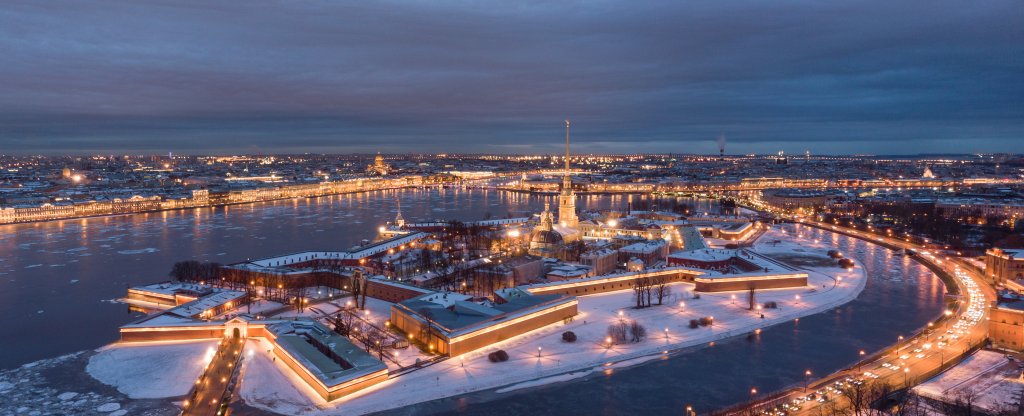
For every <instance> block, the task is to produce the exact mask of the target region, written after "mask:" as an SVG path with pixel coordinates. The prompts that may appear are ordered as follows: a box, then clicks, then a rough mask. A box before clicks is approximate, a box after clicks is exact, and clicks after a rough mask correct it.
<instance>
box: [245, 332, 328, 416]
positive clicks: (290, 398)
mask: <svg viewBox="0 0 1024 416" xmlns="http://www.w3.org/2000/svg"><path fill="white" fill-rule="evenodd" d="M272 348H273V345H271V344H270V343H269V342H267V341H266V340H263V339H258V340H257V339H251V340H249V341H248V342H247V343H246V345H245V350H244V351H243V354H244V356H243V359H242V365H241V368H240V369H239V371H240V373H239V374H240V375H241V388H240V390H239V394H240V396H241V397H242V399H243V400H245V403H246V404H248V405H249V406H252V407H256V408H260V409H265V410H270V411H274V412H279V413H284V414H300V413H304V412H309V411H311V410H314V409H316V406H317V405H322V404H323V403H324V401H323V400H322V399H320V396H318V395H316V392H314V391H312V389H310V388H309V386H307V385H306V384H305V383H304V382H303V381H302V380H300V379H299V378H298V376H296V375H295V372H293V371H291V370H290V369H289V368H288V367H286V366H285V365H284V363H279V362H277V361H276V360H275V359H274V356H273V354H272V353H270V352H269V351H270V350H271V349H272Z"/></svg>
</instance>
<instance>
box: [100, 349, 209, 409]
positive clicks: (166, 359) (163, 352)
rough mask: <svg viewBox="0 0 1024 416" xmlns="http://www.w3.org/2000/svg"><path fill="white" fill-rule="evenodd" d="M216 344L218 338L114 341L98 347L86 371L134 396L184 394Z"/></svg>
mask: <svg viewBox="0 0 1024 416" xmlns="http://www.w3.org/2000/svg"><path fill="white" fill-rule="evenodd" d="M216 347H217V342H216V341H202V342H181V343H161V344H149V343H147V344H111V345H108V346H105V347H103V348H100V349H99V350H97V351H98V353H97V354H96V355H94V356H92V357H91V358H90V359H89V364H88V365H87V366H86V371H88V372H89V375H91V376H92V377H93V378H95V379H96V380H99V381H101V382H103V383H104V384H107V385H110V386H112V387H115V388H117V390H118V391H120V392H121V393H124V394H125V395H126V396H128V397H130V398H133V399H156V398H164V397H177V396H184V395H186V394H188V391H189V389H190V388H191V387H192V384H193V383H194V382H195V380H196V379H197V378H199V375H200V374H202V372H203V367H205V366H206V364H208V363H209V361H210V359H209V356H208V352H210V351H213V350H214V349H215V348H216Z"/></svg>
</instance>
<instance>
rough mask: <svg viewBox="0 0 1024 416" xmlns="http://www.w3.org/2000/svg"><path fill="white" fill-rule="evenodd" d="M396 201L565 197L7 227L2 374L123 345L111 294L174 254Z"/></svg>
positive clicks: (508, 207) (486, 204) (516, 207)
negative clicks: (55, 358) (118, 342)
mask: <svg viewBox="0 0 1024 416" xmlns="http://www.w3.org/2000/svg"><path fill="white" fill-rule="evenodd" d="M644 198H645V197H641V196H607V195H606V196H587V197H583V198H581V199H580V201H579V205H580V206H581V207H582V208H586V209H601V208H609V207H616V208H618V207H623V208H624V207H626V205H627V202H628V201H636V200H640V199H644ZM397 200H401V205H402V214H403V216H404V217H405V218H406V219H407V220H409V221H425V220H433V219H463V220H478V219H483V218H488V217H494V218H499V217H505V216H507V215H510V214H511V215H513V216H519V215H528V214H530V213H533V212H537V211H539V210H541V209H543V206H544V201H549V202H552V204H553V205H555V204H557V201H556V199H555V197H553V196H537V195H529V194H523V193H512V192H501V191H487V190H462V189H429V190H400V191H378V192H370V193H361V194H349V195H337V196H332V197H323V198H314V199H306V198H299V199H291V200H283V201H275V202H267V203H259V204H247V205H235V206H229V207H218V208H201V209H194V210H181V211H164V212H158V213H149V214H138V215H128V216H116V217H100V218H87V219H79V220H68V221H53V222H43V223H31V224H18V225H5V226H0V339H2V340H3V341H2V342H0V345H2V348H0V350H2V351H3V354H0V369H5V368H12V367H16V366H19V365H21V364H24V363H28V362H31V361H35V360H39V359H43V358H49V357H53V356H57V355H62V354H66V353H70V352H75V351H81V350H84V349H90V348H96V347H99V346H101V345H103V344H106V343H109V342H112V341H115V340H116V339H117V337H118V332H117V327H119V326H120V325H123V324H125V323H127V322H130V321H131V320H133V319H136V318H138V317H139V316H140V315H137V314H129V313H128V312H127V307H126V306H124V305H122V304H118V303H115V302H112V300H113V299H116V298H119V297H121V296H124V295H125V290H126V288H127V287H128V286H132V285H140V284H147V283H155V282H159V281H163V280H167V274H168V272H169V271H170V269H171V265H172V264H174V262H176V261H180V260H188V259H196V260H202V261H216V262H220V263H233V262H238V261H243V260H245V259H246V258H260V257H265V256H272V255H280V254H285V253H291V252H299V251H306V250H343V249H347V248H349V247H352V246H353V245H356V244H358V243H359V242H360V241H361V240H363V239H366V238H369V239H372V238H373V237H374V236H375V233H376V230H377V228H378V227H379V226H380V225H381V224H383V223H384V222H386V221H389V220H392V219H394V217H395V214H396V201H397ZM682 201H683V202H686V203H689V204H691V206H693V207H694V208H695V209H697V210H699V211H707V210H714V209H717V208H716V205H715V204H714V203H713V202H710V201H707V200H699V201H698V200H689V199H686V200H682Z"/></svg>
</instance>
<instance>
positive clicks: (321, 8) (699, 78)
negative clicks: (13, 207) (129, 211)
mask: <svg viewBox="0 0 1024 416" xmlns="http://www.w3.org/2000/svg"><path fill="white" fill-rule="evenodd" d="M1014 5H1015V3H1014V2H1012V1H993V2H985V3H983V4H979V5H975V7H972V8H971V9H970V10H962V9H961V8H960V7H957V6H959V5H958V4H955V3H951V2H940V3H935V2H927V3H926V2H916V1H915V2H901V3H899V4H891V3H889V2H875V1H863V2H857V3H844V4H823V5H814V6H810V5H807V4H800V3H794V2H784V3H771V4H762V3H756V2H728V3H715V4H675V3H662V4H648V5H636V4H623V3H615V2H609V3H601V4H592V3H587V4H582V3H580V4H575V3H563V4H557V5H551V4H540V3H520V4H505V3H491V4H478V5H469V6H467V5H465V4H452V3H431V4H429V5H427V4H419V3H407V2H395V3H388V4H383V3H375V4H359V5H352V4H334V3H306V4H286V5H273V6H263V7H251V8H247V9H244V8H236V7H232V6H230V5H209V4H205V3H192V4H189V3H186V2H178V3H172V4H162V5H149V4H134V3H118V2H107V3H102V4H99V5H89V6H85V5H81V4H76V3H67V4H60V3H54V2H48V3H28V2H26V3H8V4H7V5H6V6H5V7H4V8H3V9H2V10H0V23H2V24H0V33H2V34H3V36H2V37H0V39H2V40H0V52H2V53H4V54H5V56H9V57H11V59H10V60H9V64H8V65H5V66H4V68H2V69H0V74H3V76H4V77H5V79H6V80H7V82H6V83H5V87H3V89H4V91H5V94H4V95H3V97H4V98H0V114H3V115H2V116H0V123H2V125H3V126H4V128H3V129H2V130H0V143H2V144H3V149H2V150H3V152H4V153H8V154H38V153H43V154H109V153H150V154H152V153H160V154H165V153H167V152H172V151H173V152H175V153H176V154H224V153H249V154H274V153H304V152H312V153H352V152H359V153H370V152H376V151H383V152H387V153H426V152H450V151H452V149H459V150H460V151H464V152H468V153H495V154H505V153H528V154H555V153H558V145H557V144H552V143H554V142H556V141H557V138H558V137H559V134H560V132H559V127H560V126H559V125H560V123H561V120H563V119H564V118H569V119H572V120H573V121H574V131H575V134H574V136H575V142H576V143H578V148H579V149H580V152H581V153H595V154H615V153H620V154H621V153H640V152H644V153H653V152H659V153H668V152H672V153H698V154H715V153H718V149H717V145H716V143H715V140H716V138H717V137H719V136H720V135H724V136H726V137H727V138H728V144H727V149H726V153H728V154H748V153H760V154H765V153H775V152H777V151H779V150H784V151H786V153H787V154H796V153H801V154H802V153H803V152H804V151H806V150H809V151H810V152H811V153H812V154H917V153H932V154H935V153H975V152H978V153H992V152H1008V151H1009V152H1013V151H1019V150H1020V146H1019V144H1018V143H1019V142H1020V138H1021V136H1022V132H1024V122H1022V120H1024V117H1021V116H1022V113H1021V109H1020V108H1021V107H1020V106H1019V103H1020V100H1021V98H1022V97H1024V85H1022V82H1021V81H1020V79H1019V76H1018V75H1019V74H1020V73H1021V72H1022V67H1021V63H1020V61H1019V60H1013V59H1011V57H1012V56H1019V54H1020V53H1022V52H1024V51H1022V48H1024V47H1022V46H1021V44H1020V42H1017V41H1016V39H1019V35H1020V31H1021V29H1020V27H1022V25H1020V24H1019V23H1020V17H1019V13H1014V9H1013V7H1014Z"/></svg>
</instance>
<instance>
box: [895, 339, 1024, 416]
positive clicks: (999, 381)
mask: <svg viewBox="0 0 1024 416" xmlns="http://www.w3.org/2000/svg"><path fill="white" fill-rule="evenodd" d="M914 392H915V393H917V394H920V395H922V396H925V397H928V398H931V399H935V400H940V401H941V400H944V399H946V400H955V399H956V398H957V396H962V395H964V394H972V395H976V397H977V398H976V399H975V400H974V404H975V405H976V406H978V407H981V408H982V409H985V410H989V411H998V410H999V409H1002V408H1004V407H1006V406H1012V405H1015V404H1016V403H1017V401H1018V400H1020V398H1021V395H1022V394H1024V380H1022V379H1021V371H1020V369H1019V368H1017V366H1016V365H1015V363H1012V362H1010V361H1009V360H1008V359H1007V358H1006V356H1005V355H1004V354H1003V353H1000V352H995V351H978V352H977V353H975V354H974V355H972V356H970V357H968V358H967V359H966V360H964V361H963V362H961V363H960V364H959V365H957V366H956V367H953V368H951V369H949V370H948V371H946V372H945V373H942V374H939V375H938V376H936V377H934V378H932V379H931V380H928V381H927V382H925V383H923V384H921V385H919V386H917V387H915V388H914Z"/></svg>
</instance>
